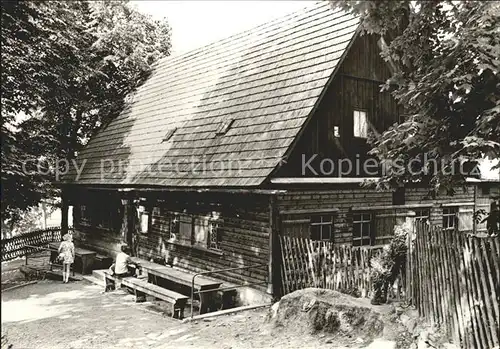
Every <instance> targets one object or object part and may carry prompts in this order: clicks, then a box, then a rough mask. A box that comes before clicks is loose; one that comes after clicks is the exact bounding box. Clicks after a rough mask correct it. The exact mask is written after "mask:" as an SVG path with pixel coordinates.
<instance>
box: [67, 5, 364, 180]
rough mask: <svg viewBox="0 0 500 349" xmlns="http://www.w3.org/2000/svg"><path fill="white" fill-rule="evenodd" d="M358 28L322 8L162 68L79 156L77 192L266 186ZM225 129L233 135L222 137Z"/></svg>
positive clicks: (311, 8) (179, 58) (353, 20)
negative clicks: (82, 188)
mask: <svg viewBox="0 0 500 349" xmlns="http://www.w3.org/2000/svg"><path fill="white" fill-rule="evenodd" d="M358 25H359V20H358V19H356V18H354V17H353V16H351V15H348V14H346V13H344V12H342V11H340V10H332V9H331V7H330V5H329V3H328V2H326V1H325V2H321V3H316V4H314V5H312V6H309V7H307V8H305V9H304V10H302V11H299V12H296V13H294V14H291V15H288V16H286V17H284V18H281V19H278V20H275V21H273V22H270V23H267V24H264V25H261V26H259V27H257V28H254V29H252V30H249V31H246V32H243V33H241V34H238V35H234V36H231V37H229V38H227V39H225V40H222V41H218V42H216V43H213V44H211V45H208V46H205V47H202V48H200V49H197V50H194V51H191V52H188V53H185V54H182V55H179V56H171V57H167V58H165V59H162V60H161V61H159V62H158V63H157V65H156V67H155V70H154V72H153V74H152V76H151V77H150V78H149V79H148V81H147V82H146V83H145V84H144V85H143V86H141V87H140V88H139V89H138V91H137V92H136V94H135V96H134V100H133V102H131V103H130V106H129V107H128V108H127V109H126V110H124V111H123V112H122V114H121V115H120V116H118V117H117V118H116V119H115V120H113V121H112V122H111V123H110V124H109V125H108V126H107V127H106V128H105V129H103V130H101V131H100V132H99V133H98V134H97V135H96V136H95V137H93V138H92V139H91V140H90V142H89V144H88V145H87V146H86V147H85V148H84V149H83V151H82V152H81V153H80V154H79V156H78V160H79V162H80V163H81V162H82V161H86V163H85V164H84V167H83V172H82V174H81V176H80V178H79V179H78V181H73V183H75V184H86V185H90V184H93V185H97V184H113V185H124V186H135V185H148V186H149V185H151V186H152V185H158V186H168V187H177V186H181V187H187V186H191V187H214V186H231V187H248V186H258V185H260V184H262V183H263V182H264V180H265V179H266V178H267V177H268V176H269V175H270V173H271V172H272V171H273V169H275V168H276V167H277V166H278V165H279V163H280V161H281V159H282V157H283V156H284V155H285V154H286V153H287V150H288V149H289V147H290V145H291V143H292V141H293V140H294V139H295V138H296V137H297V135H298V134H299V131H300V130H301V128H302V127H303V126H304V123H305V121H306V119H307V117H308V116H309V115H310V114H311V112H312V110H313V107H314V106H315V105H316V103H317V102H318V99H319V97H320V95H321V93H322V91H323V90H324V89H325V88H326V85H327V82H328V81H329V78H330V77H331V76H332V74H333V72H334V70H335V68H336V67H337V66H338V65H339V62H340V60H341V58H342V57H343V56H344V54H345V51H346V49H347V47H348V45H349V44H350V42H351V41H352V40H353V38H354V34H355V32H356V30H357V28H358ZM224 122H225V123H227V124H229V127H227V132H225V133H222V134H221V133H218V132H219V131H220V130H221V129H222V128H224V127H221V124H222V123H224ZM168 136H169V137H168ZM222 166H223V169H224V171H219V170H220V169H221V167H222ZM112 169H113V171H111V170H112ZM73 178H74V177H73Z"/></svg>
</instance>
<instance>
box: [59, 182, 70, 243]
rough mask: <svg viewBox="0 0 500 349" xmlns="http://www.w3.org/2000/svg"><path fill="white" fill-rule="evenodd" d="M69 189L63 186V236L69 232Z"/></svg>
mask: <svg viewBox="0 0 500 349" xmlns="http://www.w3.org/2000/svg"><path fill="white" fill-rule="evenodd" d="M68 199H69V198H68V189H67V188H66V187H62V188H61V236H64V235H65V234H66V233H67V232H68V210H69V201H68Z"/></svg>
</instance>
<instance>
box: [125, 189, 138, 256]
mask: <svg viewBox="0 0 500 349" xmlns="http://www.w3.org/2000/svg"><path fill="white" fill-rule="evenodd" d="M121 202H122V206H123V217H122V227H121V237H122V242H123V243H125V244H127V245H128V246H129V247H131V248H133V246H132V234H133V231H134V228H135V227H134V217H133V215H134V214H136V213H135V212H134V211H135V208H134V200H133V199H132V198H131V197H130V196H126V197H124V198H122V199H121Z"/></svg>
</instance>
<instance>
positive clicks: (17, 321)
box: [2, 280, 385, 349]
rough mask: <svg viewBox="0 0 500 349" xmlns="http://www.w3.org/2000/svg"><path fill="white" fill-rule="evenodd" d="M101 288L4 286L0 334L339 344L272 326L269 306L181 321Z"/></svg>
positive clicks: (72, 341)
mask: <svg viewBox="0 0 500 349" xmlns="http://www.w3.org/2000/svg"><path fill="white" fill-rule="evenodd" d="M101 290H102V288H101V287H99V286H96V285H92V284H90V283H88V282H87V281H81V282H72V283H69V284H63V283H62V282H60V281H50V280H44V281H41V282H39V283H38V284H34V285H28V286H24V287H22V288H18V289H15V290H12V291H6V292H4V293H2V335H6V337H7V340H8V343H11V344H12V345H13V349H45V348H47V349H59V348H61V349H62V348H64V349H69V348H74V349H77V348H85V349H101V348H102V349H105V348H106V349H108V348H110V349H113V348H138V349H139V348H140V349H142V348H153V349H171V348H172V349H174V348H204V349H205V348H206V349H211V348H213V349H215V348H217V349H230V348H231V349H236V348H241V349H244V348H300V349H305V348H318V347H321V348H340V347H339V346H338V345H336V344H335V343H334V341H332V338H331V337H329V336H327V335H324V334H320V335H314V336H313V335H310V334H307V333H305V332H306V331H304V329H301V328H300V326H298V328H297V329H296V330H293V331H284V330H283V329H280V328H273V327H272V326H271V324H269V323H268V322H267V321H266V316H267V312H268V309H267V308H261V309H256V310H253V311H245V312H240V313H235V314H232V315H226V316H220V317H216V318H209V319H205V320H199V321H196V322H192V323H182V322H181V321H179V320H176V319H172V318H170V317H168V316H166V315H164V313H162V312H161V308H160V307H159V306H158V305H156V304H152V303H150V302H146V303H139V304H137V303H134V301H133V296H132V295H128V294H126V293H125V292H124V291H115V292H110V293H101ZM343 344H346V343H343ZM352 344H354V345H353V346H357V345H355V343H352ZM356 344H358V345H359V343H356ZM2 347H3V346H2ZM381 348H385V346H382V347H381Z"/></svg>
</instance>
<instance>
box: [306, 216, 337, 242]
mask: <svg viewBox="0 0 500 349" xmlns="http://www.w3.org/2000/svg"><path fill="white" fill-rule="evenodd" d="M310 219H311V221H310V225H309V226H310V232H311V235H310V236H311V240H315V241H333V224H334V217H333V215H332V214H328V215H313V216H311V218H310Z"/></svg>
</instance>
